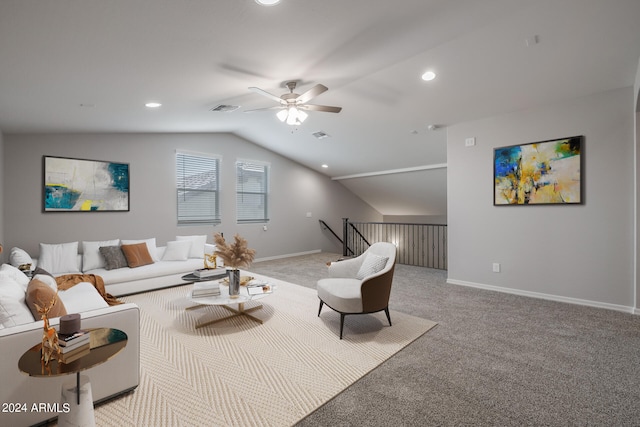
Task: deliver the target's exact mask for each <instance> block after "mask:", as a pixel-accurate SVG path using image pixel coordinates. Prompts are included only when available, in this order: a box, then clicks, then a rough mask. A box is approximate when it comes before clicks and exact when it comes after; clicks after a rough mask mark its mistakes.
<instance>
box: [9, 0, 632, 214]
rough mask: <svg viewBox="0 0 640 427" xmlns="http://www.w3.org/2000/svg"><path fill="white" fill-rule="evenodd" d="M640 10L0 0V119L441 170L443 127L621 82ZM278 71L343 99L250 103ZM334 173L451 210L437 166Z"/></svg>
mask: <svg viewBox="0 0 640 427" xmlns="http://www.w3.org/2000/svg"><path fill="white" fill-rule="evenodd" d="M639 19H640V1H638V0H537V1H534V2H532V1H529V0H394V1H392V2H391V1H389V2H383V1H379V0H377V1H372V0H282V2H281V3H280V4H279V5H277V6H273V7H262V6H259V5H257V4H256V3H255V2H254V0H189V1H184V0H47V1H42V0H1V1H0V130H2V132H4V133H5V134H8V133H25V132H29V133H34V132H35V133H41V132H47V133H51V132H54V133H58V132H233V133H235V134H237V135H239V136H241V137H244V138H246V139H248V140H250V141H253V142H255V143H256V144H258V145H261V146H264V147H266V148H269V149H271V150H273V151H275V152H278V153H280V154H282V155H285V156H287V157H289V158H291V159H293V160H295V161H298V162H300V163H302V164H304V165H307V166H308V167H310V168H312V169H315V170H318V171H319V172H321V173H325V174H327V175H328V176H331V177H344V176H348V175H353V174H364V173H371V172H378V171H388V170H395V169H404V168H420V167H423V166H429V165H441V164H444V163H446V126H447V125H452V124H455V123H460V122H464V121H469V120H474V119H479V118H483V117H488V116H492V115H496V114H502V113H506V112H511V111H516V110H520V109H524V108H531V107H537V106H541V105H546V104H549V103H553V102H557V101H560V100H562V99H567V98H573V97H578V96H582V95H587V94H591V93H597V92H600V91H605V90H609V89H614V88H619V87H625V86H631V85H633V83H634V79H635V73H636V69H637V66H638V58H640V30H639V29H638V21H639ZM534 37H535V38H537V40H538V43H537V44H533V45H531V46H529V47H527V43H526V42H525V41H526V40H527V39H531V38H534ZM427 69H432V70H434V71H436V72H437V74H438V76H437V78H436V79H435V80H434V81H432V82H424V81H422V80H421V79H420V76H421V74H422V73H423V72H424V71H426V70H427ZM287 80H300V81H301V83H300V86H299V90H297V91H296V92H297V93H302V92H303V91H305V90H307V89H309V88H311V87H312V86H313V85H315V84H317V83H322V84H324V85H326V86H328V87H329V91H328V92H325V93H324V94H322V95H320V96H318V97H317V98H315V99H314V100H313V101H312V103H318V104H324V105H336V106H341V107H343V110H342V112H341V113H339V114H331V113H321V112H311V113H310V117H309V118H308V119H307V121H306V122H305V123H304V124H303V125H301V126H299V127H297V128H296V127H290V126H287V125H285V124H282V123H280V122H279V121H278V120H277V119H276V118H275V113H274V112H255V113H244V110H248V109H254V108H261V107H270V106H273V105H274V103H272V101H270V100H269V99H267V98H265V97H262V96H260V95H258V94H256V93H253V92H251V91H249V90H248V87H250V86H257V87H260V88H262V89H264V90H266V91H268V92H271V93H274V94H276V95H281V94H283V93H286V92H287V89H286V88H285V87H284V86H283V83H284V82H285V81H287ZM148 101H158V102H161V103H162V104H163V106H162V107H161V108H160V109H157V110H149V109H147V108H145V107H144V103H145V102H148ZM218 104H233V105H239V106H241V108H240V109H239V110H236V111H235V112H232V113H216V112H211V111H209V110H210V109H211V108H212V107H214V106H216V105H218ZM429 124H438V125H441V126H443V128H441V129H439V130H436V131H429V130H428V129H427V126H428V125H429ZM320 130H321V131H324V132H326V133H328V134H329V135H331V138H327V139H323V140H317V139H315V138H314V137H313V136H312V135H311V133H312V132H315V131H320ZM323 163H326V164H328V165H329V168H328V169H322V168H321V167H320V165H321V164H323ZM341 182H343V183H344V184H345V185H347V186H348V187H349V188H351V189H352V190H353V191H355V192H356V193H357V194H359V195H360V196H361V197H362V198H363V199H365V200H366V201H368V202H369V203H370V204H371V205H372V206H374V207H375V208H376V209H378V210H379V211H380V212H381V213H383V214H388V215H442V214H445V213H446V169H427V170H424V171H419V172H410V173H405V174H392V175H384V176H374V177H366V178H365V177H362V178H353V179H344V180H341ZM408 183H411V184H410V185H409V184H408Z"/></svg>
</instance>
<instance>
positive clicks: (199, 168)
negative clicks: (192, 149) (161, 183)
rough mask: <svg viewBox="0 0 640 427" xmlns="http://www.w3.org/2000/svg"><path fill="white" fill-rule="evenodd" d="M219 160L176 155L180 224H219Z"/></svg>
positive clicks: (213, 157) (181, 153)
mask: <svg viewBox="0 0 640 427" xmlns="http://www.w3.org/2000/svg"><path fill="white" fill-rule="evenodd" d="M219 182H220V158H219V157H216V156H213V155H208V154H199V153H185V152H177V153H176V189H177V193H178V224H219V223H220V197H219Z"/></svg>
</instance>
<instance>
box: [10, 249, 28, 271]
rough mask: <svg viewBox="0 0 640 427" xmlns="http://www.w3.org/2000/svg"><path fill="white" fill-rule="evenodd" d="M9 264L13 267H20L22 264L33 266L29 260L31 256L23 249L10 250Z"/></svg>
mask: <svg viewBox="0 0 640 427" xmlns="http://www.w3.org/2000/svg"><path fill="white" fill-rule="evenodd" d="M9 263H10V264H11V265H13V266H14V267H20V266H21V265H23V264H31V265H33V259H31V255H29V254H28V253H27V251H25V250H24V249H20V248H11V252H10V253H9Z"/></svg>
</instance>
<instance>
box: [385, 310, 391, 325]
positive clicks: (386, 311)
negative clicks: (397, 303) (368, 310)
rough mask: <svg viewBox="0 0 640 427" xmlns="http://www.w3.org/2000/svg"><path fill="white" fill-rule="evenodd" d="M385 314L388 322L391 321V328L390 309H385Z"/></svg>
mask: <svg viewBox="0 0 640 427" xmlns="http://www.w3.org/2000/svg"><path fill="white" fill-rule="evenodd" d="M384 312H385V313H386V314H387V320H388V321H389V326H391V316H389V307H386V308H385V309H384Z"/></svg>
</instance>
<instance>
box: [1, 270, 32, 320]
mask: <svg viewBox="0 0 640 427" xmlns="http://www.w3.org/2000/svg"><path fill="white" fill-rule="evenodd" d="M20 274H22V273H20ZM25 277H26V276H25ZM34 320H35V319H34V318H33V315H32V314H31V311H30V310H29V308H28V307H27V303H26V302H25V290H24V289H23V288H22V286H21V285H20V284H18V282H16V281H15V280H14V279H13V277H11V275H10V274H7V273H6V272H0V329H3V328H9V327H11V326H16V325H23V324H25V323H31V322H33V321H34ZM38 320H39V319H38Z"/></svg>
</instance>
